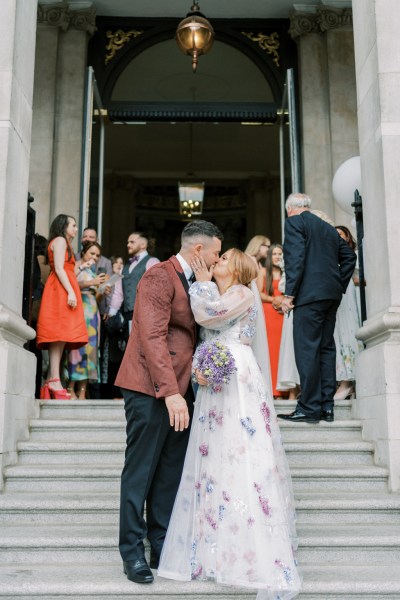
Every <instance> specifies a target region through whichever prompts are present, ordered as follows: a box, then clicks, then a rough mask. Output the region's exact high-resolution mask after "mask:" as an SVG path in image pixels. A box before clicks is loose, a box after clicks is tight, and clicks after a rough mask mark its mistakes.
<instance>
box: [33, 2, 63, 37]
mask: <svg viewBox="0 0 400 600" xmlns="http://www.w3.org/2000/svg"><path fill="white" fill-rule="evenodd" d="M37 20H38V23H45V24H47V25H53V26H54V27H59V28H60V29H62V30H63V31H67V29H68V27H69V21H70V18H69V14H68V2H58V3H57V4H39V5H38V12H37Z"/></svg>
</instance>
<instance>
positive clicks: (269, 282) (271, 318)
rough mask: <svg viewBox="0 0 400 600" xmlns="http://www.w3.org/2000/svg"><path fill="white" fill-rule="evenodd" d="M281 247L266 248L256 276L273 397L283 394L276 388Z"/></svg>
mask: <svg viewBox="0 0 400 600" xmlns="http://www.w3.org/2000/svg"><path fill="white" fill-rule="evenodd" d="M282 259H283V249H282V246H281V245H280V244H272V246H271V247H270V249H269V250H268V254H267V259H266V262H265V268H264V267H262V268H261V269H260V271H259V274H258V277H257V286H258V289H259V292H260V296H261V300H262V303H263V309H264V316H265V323H266V327H267V336H268V347H269V359H270V364H271V379H272V393H273V395H274V398H277V397H280V396H282V395H283V393H282V392H280V391H279V390H277V389H276V383H277V382H276V380H277V376H278V363H279V348H280V345H281V337H282V327H283V313H282V312H281V310H280V307H281V304H282V298H283V296H282V292H280V291H279V288H278V286H279V282H280V280H281V277H282V266H281V265H282Z"/></svg>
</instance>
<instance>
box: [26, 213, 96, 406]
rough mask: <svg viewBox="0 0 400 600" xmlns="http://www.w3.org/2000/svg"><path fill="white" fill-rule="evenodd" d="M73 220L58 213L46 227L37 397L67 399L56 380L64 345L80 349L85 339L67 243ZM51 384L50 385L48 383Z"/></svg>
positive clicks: (83, 321) (71, 259)
mask: <svg viewBox="0 0 400 600" xmlns="http://www.w3.org/2000/svg"><path fill="white" fill-rule="evenodd" d="M77 229H78V228H77V226H76V222H75V219H74V218H73V217H69V216H68V215H58V216H57V217H56V218H55V219H54V221H53V222H52V224H51V226H50V234H49V245H48V247H47V258H48V262H49V263H50V268H51V272H50V275H49V278H48V279H47V281H46V285H45V287H44V290H43V295H42V302H41V305H40V311H39V316H38V324H37V342H36V343H37V346H38V348H41V349H43V348H48V350H49V359H50V369H49V379H48V380H47V381H46V382H45V384H44V386H43V388H42V392H41V397H42V398H44V399H48V398H50V397H51V398H57V399H59V400H62V399H69V398H70V397H71V396H70V394H68V392H67V390H66V389H64V388H63V386H62V384H61V381H60V362H61V358H62V354H63V352H64V348H66V349H68V350H72V349H74V348H80V347H81V346H84V345H85V344H87V342H88V333H87V329H86V324H85V318H84V315H83V305H82V297H81V293H80V289H79V285H78V281H77V279H76V275H75V272H74V267H75V258H74V253H73V251H72V247H71V242H72V240H73V239H74V237H75V236H76V233H77ZM50 384H51V385H50Z"/></svg>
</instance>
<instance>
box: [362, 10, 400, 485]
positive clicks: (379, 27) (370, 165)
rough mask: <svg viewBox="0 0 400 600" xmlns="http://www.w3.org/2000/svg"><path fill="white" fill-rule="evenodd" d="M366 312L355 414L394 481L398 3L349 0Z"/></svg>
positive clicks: (399, 445)
mask: <svg viewBox="0 0 400 600" xmlns="http://www.w3.org/2000/svg"><path fill="white" fill-rule="evenodd" d="M353 19H354V40H355V56H356V78H357V104H358V130H359V138H360V155H361V172H362V183H363V214H364V227H365V237H364V262H365V273H366V279H367V287H366V296H367V312H368V319H367V321H366V322H365V323H364V326H363V327H362V328H361V330H360V332H359V333H360V338H361V339H362V340H363V341H364V342H365V343H366V350H365V351H364V352H362V353H361V355H360V357H359V361H358V367H357V416H358V417H360V418H362V419H363V420H364V423H365V428H364V432H365V435H366V437H367V438H368V439H371V440H374V441H375V442H376V445H377V453H376V459H377V461H378V463H379V464H382V465H387V466H388V467H389V470H390V486H391V489H392V490H394V491H398V490H399V489H400V428H399V423H400V370H399V365H400V276H399V273H400V270H399V264H398V256H399V252H400V239H399V230H400V202H399V190H400V169H399V164H400V102H399V96H400V93H399V92H400V38H399V31H400V11H399V6H398V2H397V0H353Z"/></svg>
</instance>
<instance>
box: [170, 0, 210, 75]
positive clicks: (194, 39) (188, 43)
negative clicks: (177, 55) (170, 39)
mask: <svg viewBox="0 0 400 600" xmlns="http://www.w3.org/2000/svg"><path fill="white" fill-rule="evenodd" d="M176 41H177V44H178V46H179V48H180V49H181V50H182V52H183V53H184V54H190V55H191V56H192V68H193V72H194V73H195V72H196V68H197V62H198V59H199V56H200V55H201V54H205V53H206V52H208V50H210V48H211V46H212V45H213V42H214V29H213V28H212V26H211V23H210V22H209V21H207V19H206V18H205V16H204V15H203V14H202V13H201V12H200V7H199V4H198V2H197V1H196V2H194V4H193V5H192V7H191V9H190V12H189V13H188V14H187V15H186V18H185V19H183V20H182V21H181V22H180V23H179V25H178V28H177V30H176Z"/></svg>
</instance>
